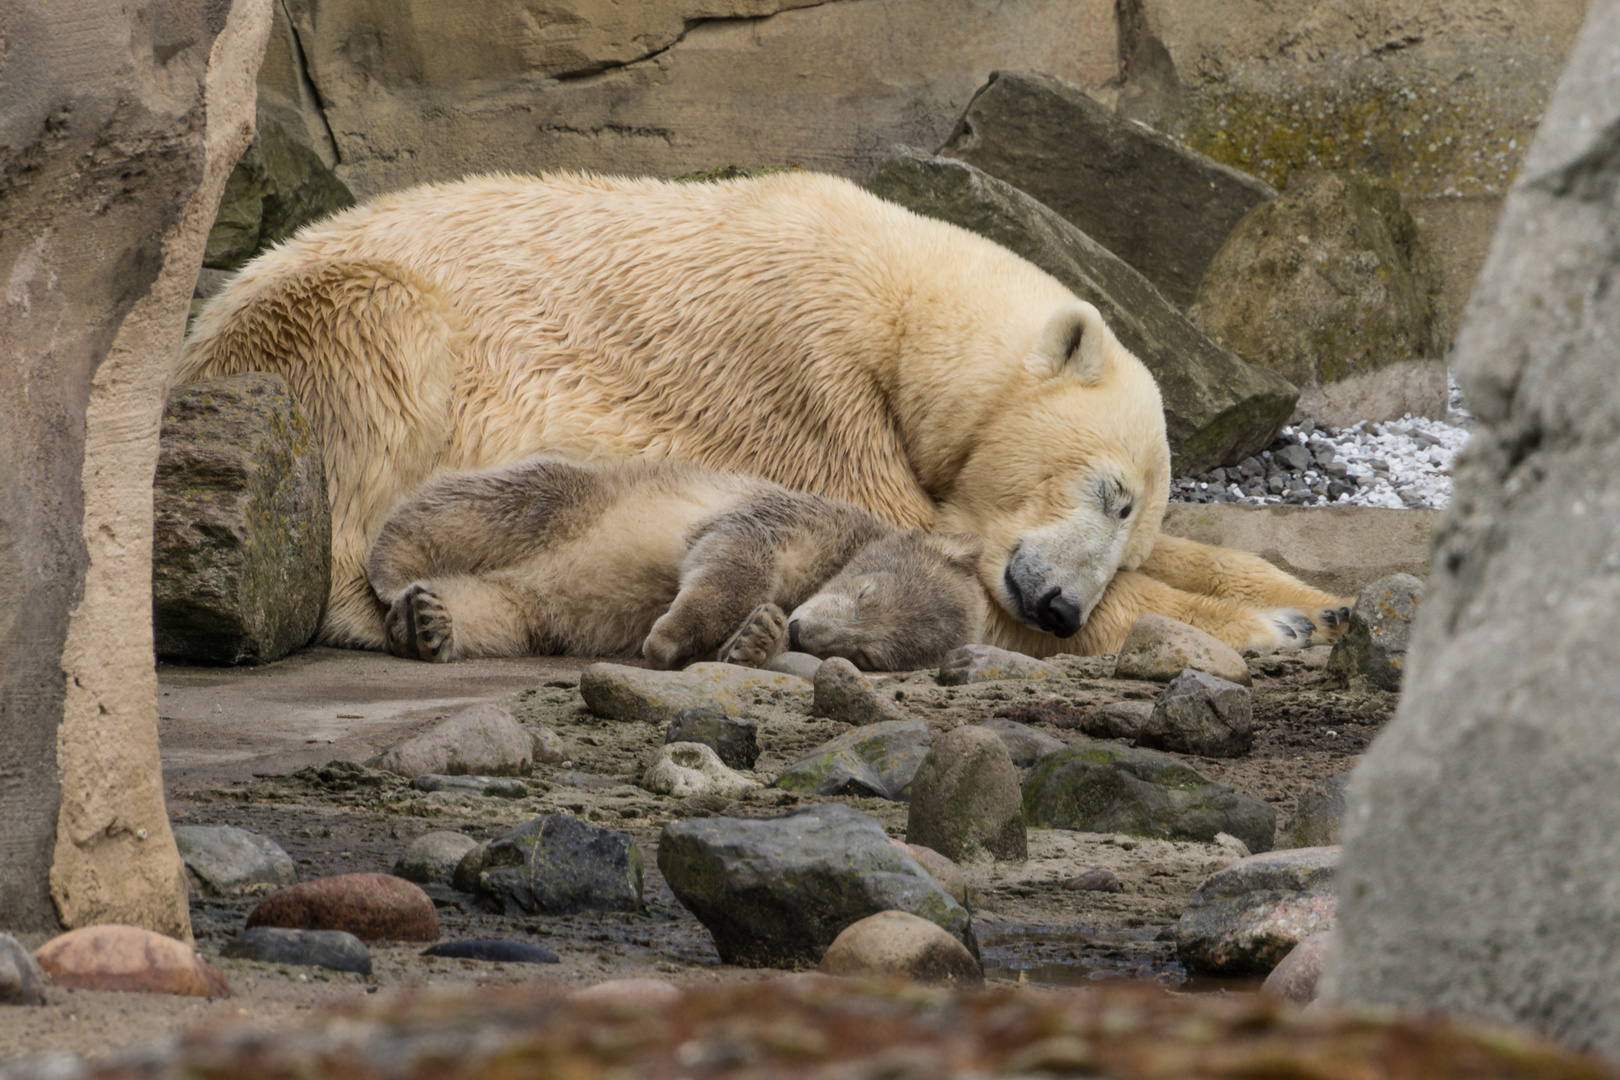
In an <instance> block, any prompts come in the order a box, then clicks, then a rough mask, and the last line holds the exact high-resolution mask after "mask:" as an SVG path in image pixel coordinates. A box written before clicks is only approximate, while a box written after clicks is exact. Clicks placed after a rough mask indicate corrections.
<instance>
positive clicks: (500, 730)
mask: <svg viewBox="0 0 1620 1080" xmlns="http://www.w3.org/2000/svg"><path fill="white" fill-rule="evenodd" d="M375 764H376V766H377V768H380V769H383V770H386V771H387V772H391V773H398V774H399V775H400V776H422V775H425V774H427V773H436V774H442V775H448V776H458V775H469V774H471V775H477V776H515V775H518V774H520V773H526V772H528V771H529V770H530V769H532V768H533V767H534V735H533V734H532V733H531V732H530V731H529V730H528V729H527V728H525V727H523V725H521V724H519V723H518V722H517V720H516V718H514V717H513V716H512V714H511V713H510V712H508V711H507V710H505V709H503V708H501V707H500V706H499V705H490V704H483V705H474V706H473V707H472V708H470V709H463V710H462V711H461V712H458V713H456V714H455V715H454V716H452V717H450V718H449V719H448V720H446V721H445V722H444V723H442V724H439V725H438V726H437V727H434V728H432V729H430V730H428V731H424V732H423V733H422V734H420V735H413V736H411V737H410V738H408V739H403V740H401V741H400V742H397V743H395V744H394V745H393V746H391V747H389V748H388V749H387V750H385V751H383V753H382V754H381V755H380V756H379V757H378V758H377V761H376V762H375Z"/></svg>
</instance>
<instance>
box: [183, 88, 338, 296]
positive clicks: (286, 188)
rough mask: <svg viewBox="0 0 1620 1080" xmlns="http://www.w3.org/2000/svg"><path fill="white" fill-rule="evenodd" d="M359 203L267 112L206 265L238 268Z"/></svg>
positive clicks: (211, 239) (232, 180)
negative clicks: (269, 249)
mask: <svg viewBox="0 0 1620 1080" xmlns="http://www.w3.org/2000/svg"><path fill="white" fill-rule="evenodd" d="M353 205H354V193H353V192H351V191H350V190H349V188H348V186H347V185H346V184H344V183H343V181H341V180H339V179H338V178H337V175H336V174H335V173H333V172H332V170H331V169H328V168H327V167H326V164H325V163H324V162H322V161H321V158H320V155H319V154H317V153H316V152H315V151H314V150H312V149H311V148H309V147H307V146H305V145H304V144H303V143H301V142H299V141H298V140H297V139H295V138H293V137H292V135H290V134H289V133H288V131H287V129H286V128H285V127H283V126H282V125H281V124H279V123H277V122H276V121H275V120H272V119H270V118H269V117H267V116H265V115H264V114H263V113H262V112H261V113H260V115H259V118H258V125H257V130H256V133H255V134H254V136H253V142H252V143H251V144H250V145H249V146H248V149H247V151H246V153H244V154H243V155H242V157H241V159H240V160H239V161H237V163H236V167H235V168H234V169H232V170H231V175H230V177H229V178H228V179H227V180H226V181H225V193H224V195H223V196H222V197H221V199H220V203H219V210H218V212H217V213H216V214H215V215H214V224H213V227H212V228H210V229H209V230H208V244H207V246H206V247H205V248H204V250H203V265H204V266H207V267H211V268H214V269H217V270H235V269H237V268H238V267H240V266H241V265H242V264H243V263H245V262H247V261H248V260H249V259H251V258H253V256H255V255H257V254H259V253H260V252H261V251H264V250H266V249H268V248H271V247H274V246H275V245H276V244H279V243H281V242H282V241H283V240H286V239H287V238H288V237H290V236H292V235H293V233H295V232H297V231H298V230H299V229H301V228H303V227H304V226H305V225H308V224H310V223H312V222H315V221H319V220H321V219H322V218H324V217H327V216H329V215H331V214H334V213H336V212H338V211H339V210H345V209H347V208H348V207H351V206H353Z"/></svg>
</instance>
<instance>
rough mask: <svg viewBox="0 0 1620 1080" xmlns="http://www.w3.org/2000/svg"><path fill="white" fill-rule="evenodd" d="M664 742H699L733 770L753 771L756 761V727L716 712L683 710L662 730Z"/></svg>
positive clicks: (757, 729)
mask: <svg viewBox="0 0 1620 1080" xmlns="http://www.w3.org/2000/svg"><path fill="white" fill-rule="evenodd" d="M816 662H817V663H818V664H819V663H820V662H821V661H819V660H818V661H816ZM664 741H665V742H666V743H677V742H693V743H702V744H703V745H704V746H707V747H710V748H711V749H713V750H714V752H715V753H716V754H719V755H720V760H721V761H723V762H725V763H726V764H727V765H729V766H730V767H731V768H733V769H752V768H753V767H754V762H755V761H757V760H758V759H759V724H757V723H755V722H754V721H752V720H748V719H745V718H743V717H730V716H727V715H726V714H725V713H723V712H719V711H717V710H715V709H682V710H681V714H680V715H679V716H677V717H676V718H675V719H673V720H671V721H670V722H669V727H668V728H667V729H665V731H664Z"/></svg>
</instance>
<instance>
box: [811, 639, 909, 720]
mask: <svg viewBox="0 0 1620 1080" xmlns="http://www.w3.org/2000/svg"><path fill="white" fill-rule="evenodd" d="M810 711H811V714H812V715H814V716H825V717H826V718H827V719H829V720H837V721H839V722H840V723H844V724H855V725H857V726H861V725H866V724H881V723H884V722H886V721H898V720H909V719H911V717H910V715H909V714H908V713H907V712H906V711H905V710H904V709H902V708H901V707H900V706H899V705H897V704H896V703H895V702H894V700H893V699H892V698H887V697H884V696H882V695H881V694H879V693H878V692H877V691H876V690H875V689H873V687H872V682H871V680H870V679H868V678H867V677H866V676H865V675H862V674H861V672H860V669H859V668H857V667H856V666H855V665H854V664H852V663H850V662H849V661H848V660H846V659H844V658H843V657H842V656H835V657H832V658H831V659H828V660H823V661H822V662H821V667H819V668H817V669H816V681H815V698H814V703H813V705H812V707H811V710H810Z"/></svg>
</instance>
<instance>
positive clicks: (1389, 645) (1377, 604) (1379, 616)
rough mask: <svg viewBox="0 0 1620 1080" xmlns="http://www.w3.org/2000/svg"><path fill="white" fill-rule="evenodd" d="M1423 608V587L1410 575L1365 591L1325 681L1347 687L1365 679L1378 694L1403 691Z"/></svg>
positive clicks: (1337, 644)
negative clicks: (1404, 673)
mask: <svg viewBox="0 0 1620 1080" xmlns="http://www.w3.org/2000/svg"><path fill="white" fill-rule="evenodd" d="M1422 606H1423V582H1421V581H1419V580H1418V579H1417V578H1415V577H1413V576H1412V575H1411V574H1391V575H1389V576H1388V577H1384V578H1379V579H1378V580H1377V581H1375V582H1373V583H1372V584H1371V585H1368V586H1367V587H1366V588H1365V589H1362V590H1361V594H1360V595H1359V596H1357V597H1356V603H1355V606H1354V607H1352V608H1351V609H1350V626H1349V627H1348V628H1347V629H1346V630H1345V632H1344V636H1343V637H1341V638H1339V640H1338V641H1336V642H1334V643H1333V651H1332V652H1331V653H1330V654H1329V655H1328V662H1327V668H1326V670H1325V672H1324V675H1325V678H1326V681H1328V682H1329V683H1336V684H1338V685H1340V686H1343V685H1345V684H1346V683H1348V682H1349V681H1350V680H1352V679H1355V678H1364V679H1366V680H1367V682H1369V683H1371V684H1372V685H1373V686H1376V687H1378V688H1379V689H1380V690H1389V691H1392V692H1393V691H1396V690H1399V689H1400V688H1401V673H1402V671H1403V670H1404V668H1405V667H1406V650H1407V647H1408V646H1409V645H1410V644H1411V641H1412V621H1413V620H1414V619H1415V618H1417V612H1418V608H1420V607H1422Z"/></svg>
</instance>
